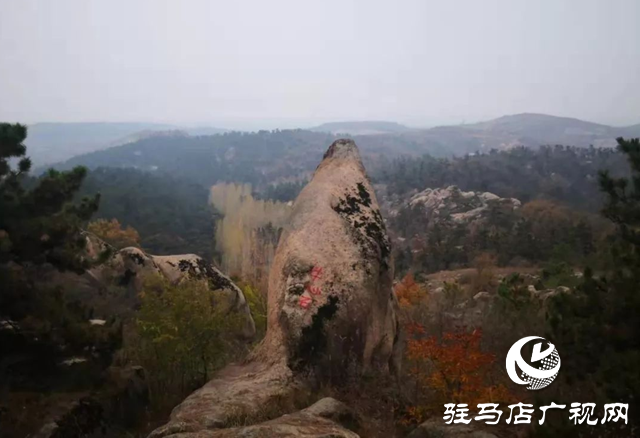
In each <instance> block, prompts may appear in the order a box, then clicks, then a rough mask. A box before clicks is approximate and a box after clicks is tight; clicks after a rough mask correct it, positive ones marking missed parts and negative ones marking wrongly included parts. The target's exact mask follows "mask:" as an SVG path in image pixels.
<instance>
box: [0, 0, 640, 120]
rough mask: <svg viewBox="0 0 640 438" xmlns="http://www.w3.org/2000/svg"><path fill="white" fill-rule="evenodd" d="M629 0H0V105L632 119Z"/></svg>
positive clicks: (5, 110)
mask: <svg viewBox="0 0 640 438" xmlns="http://www.w3.org/2000/svg"><path fill="white" fill-rule="evenodd" d="M639 23H640V1H638V0H601V1H590V0H575V1H569V0H548V1H541V0H534V1H530V0H526V1H525V0H522V1H519V0H504V1H484V0H470V1H453V0H441V1H427V0H415V1H414V0H393V1H392V0H384V1H378V0H363V1H348V0H335V1H334V0H318V1H305V0H285V1H280V0H256V1H241V0H233V1H231V0H225V1H214V0H180V1H178V0H175V1H161V0H148V1H147V0H125V1H120V0H100V1H98V0H95V1H87V0H75V1H72V0H55V1H47V0H0V120H3V121H21V122H25V123H33V122H38V121H147V122H171V123H179V124H208V125H219V126H222V127H234V128H244V127H251V128H256V127H265V128H272V127H276V126H282V127H290V126H296V125H297V126H308V125H310V124H313V123H316V122H324V121H329V120H393V121H398V122H402V123H407V124H410V125H412V126H429V125H433V124H440V123H460V122H463V121H466V122H471V121H476V120H481V119H487V118H492V117H497V116H500V115H504V114H513V113H520V112H540V113H548V114H554V115H562V116H571V117H578V118H583V119H586V120H590V121H596V122H601V123H609V124H631V123H640V86H639V85H640V24H639Z"/></svg>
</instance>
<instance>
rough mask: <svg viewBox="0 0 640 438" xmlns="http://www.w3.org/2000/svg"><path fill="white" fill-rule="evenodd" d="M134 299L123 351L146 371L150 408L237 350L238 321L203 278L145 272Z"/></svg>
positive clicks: (173, 397)
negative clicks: (181, 278)
mask: <svg viewBox="0 0 640 438" xmlns="http://www.w3.org/2000/svg"><path fill="white" fill-rule="evenodd" d="M140 301H141V307H140V310H139V311H138V313H137V316H136V319H135V330H134V336H133V338H132V340H131V342H130V343H129V344H130V345H129V354H130V355H131V356H132V358H133V359H134V360H135V361H136V362H137V363H139V364H140V365H142V366H143V367H144V368H145V370H146V371H147V375H148V379H149V391H150V395H151V401H152V403H154V404H155V405H156V407H159V406H164V405H167V404H171V403H175V402H177V401H179V400H181V399H182V398H183V396H184V395H186V394H187V393H189V392H191V391H192V390H193V389H195V388H197V387H198V386H201V385H203V384H204V383H206V382H207V380H208V379H209V378H210V377H211V374H212V372H213V371H215V370H216V369H218V368H220V367H221V366H222V365H224V364H225V363H226V362H227V361H228V360H229V359H230V358H231V357H232V356H233V355H234V354H235V353H237V352H238V351H239V344H238V342H237V341H236V340H235V336H234V333H236V332H237V331H238V330H239V327H240V321H239V319H238V317H237V316H235V315H233V314H229V313H228V312H226V311H225V310H223V308H224V306H221V305H220V303H219V302H218V298H217V294H216V291H213V290H210V289H209V287H208V286H207V284H206V282H203V281H197V280H186V281H182V282H181V283H179V284H177V285H173V284H171V283H170V282H169V281H168V280H166V279H164V278H162V277H160V276H150V277H148V278H146V279H145V280H144V283H143V287H142V291H141V293H140Z"/></svg>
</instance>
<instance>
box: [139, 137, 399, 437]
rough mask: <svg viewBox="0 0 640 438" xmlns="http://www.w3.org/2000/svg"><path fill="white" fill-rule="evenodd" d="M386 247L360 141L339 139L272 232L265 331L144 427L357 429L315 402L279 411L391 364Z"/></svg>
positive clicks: (183, 431)
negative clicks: (251, 348)
mask: <svg viewBox="0 0 640 438" xmlns="http://www.w3.org/2000/svg"><path fill="white" fill-rule="evenodd" d="M390 252H391V251H390V248H389V239H388V237H387V233H386V229H385V225H384V222H383V220H382V216H381V215H380V210H379V207H378V202H377V200H376V196H375V193H374V192H373V189H372V187H371V183H370V182H369V179H368V178H367V175H366V173H365V169H364V166H363V165H362V162H361V160H360V155H359V152H358V148H357V147H356V145H355V143H354V142H353V141H351V140H338V141H336V142H334V143H333V144H332V145H331V146H330V147H329V149H328V150H327V152H326V153H325V155H324V158H323V160H322V162H321V163H320V165H319V166H318V168H317V169H316V171H315V173H314V176H313V179H312V180H311V182H310V183H309V184H308V185H307V186H306V187H305V188H304V190H303V191H302V192H301V193H300V195H299V196H298V198H297V199H296V201H295V203H294V206H293V210H292V214H291V221H290V223H289V224H288V226H287V228H285V230H284V232H283V235H282V237H281V239H280V243H279V245H278V249H277V251H276V255H275V258H274V262H273V265H272V267H271V271H270V276H269V291H268V305H269V314H268V320H267V335H266V337H265V339H264V340H263V342H262V343H261V344H260V345H259V346H258V347H257V348H256V351H255V352H254V353H253V354H252V355H251V357H250V358H249V359H248V362H247V363H245V364H242V365H231V366H229V367H227V368H225V369H224V370H222V371H221V372H220V373H219V374H218V375H217V377H216V378H215V379H214V380H212V381H210V382H209V383H207V384H206V385H205V386H204V387H202V388H201V389H200V390H198V391H196V392H195V393H193V394H192V395H190V396H189V397H188V398H187V399H186V400H185V401H184V402H183V403H182V404H180V405H179V406H177V407H176V408H175V409H174V410H173V412H172V414H171V420H170V422H169V423H168V424H167V425H165V426H162V427H161V428H159V429H157V430H156V431H154V432H153V433H152V434H151V435H150V436H151V437H166V436H174V437H178V436H179V437H190V438H194V437H232V436H260V437H262V436H264V437H281V436H282V437H284V436H307V437H320V436H336V437H343V436H344V437H355V436H358V435H356V434H355V433H353V432H350V431H349V430H348V429H347V428H345V427H343V425H340V424H338V423H336V422H335V418H333V417H332V418H333V419H327V418H325V417H324V416H322V415H319V414H318V410H317V409H312V408H313V406H312V407H310V408H308V409H304V410H302V411H298V412H296V413H295V414H290V415H286V414H287V413H289V412H294V411H295V410H296V409H299V407H297V405H299V404H300V397H301V395H303V394H308V393H309V389H310V388H313V386H314V385H316V384H318V383H322V384H332V383H340V382H341V381H343V380H344V379H346V378H347V377H353V376H354V375H356V376H357V375H359V374H361V373H366V372H369V371H371V370H374V369H375V370H377V371H378V372H383V373H384V372H394V371H396V370H397V368H398V366H397V364H398V363H399V361H398V354H399V353H398V352H399V348H398V322H397V318H396V306H397V301H396V298H395V295H394V293H393V291H392V279H393V271H392V263H391V261H390V259H389V257H390ZM336 403H338V402H336ZM329 404H330V405H335V404H331V403H329ZM326 405H327V403H326V402H325V406H326ZM314 406H315V405H314ZM315 407H316V408H317V406H315ZM282 414H285V415H282ZM265 420H266V421H265ZM239 424H240V425H242V426H243V427H237V426H238V425H239ZM220 429H224V430H220Z"/></svg>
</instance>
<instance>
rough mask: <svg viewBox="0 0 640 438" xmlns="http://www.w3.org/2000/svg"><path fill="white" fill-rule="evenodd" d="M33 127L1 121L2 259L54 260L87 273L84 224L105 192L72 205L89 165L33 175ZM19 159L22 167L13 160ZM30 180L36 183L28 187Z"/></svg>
mask: <svg viewBox="0 0 640 438" xmlns="http://www.w3.org/2000/svg"><path fill="white" fill-rule="evenodd" d="M26 137H27V128H26V126H24V125H20V124H15V125H13V124H8V123H1V124H0V264H6V263H8V262H14V263H17V264H18V265H23V264H25V263H29V264H42V263H51V264H52V265H54V266H55V267H57V268H58V269H61V270H67V269H69V270H73V271H76V272H82V271H83V270H84V269H85V268H86V267H87V262H86V261H84V260H83V258H82V257H81V254H80V253H81V250H82V249H83V248H84V244H85V240H84V238H82V236H80V234H79V230H80V227H81V225H82V224H83V223H84V222H86V221H87V220H88V219H89V218H90V217H91V215H92V214H93V213H94V212H95V211H96V210H97V209H98V202H99V195H96V196H94V197H92V198H84V199H83V200H82V201H81V202H80V203H79V204H72V203H71V201H72V199H73V197H74V195H75V193H76V192H77V191H78V189H79V188H80V185H81V184H82V181H83V180H84V178H85V175H86V173H87V170H86V169H85V168H83V167H76V168H74V169H73V170H71V171H69V172H58V171H56V170H53V169H52V170H49V171H48V172H47V173H46V174H45V175H44V176H42V177H41V178H39V179H38V180H37V181H33V180H29V177H28V176H27V174H28V172H29V170H30V168H31V160H30V159H29V158H28V157H26V156H25V155H26V149H27V148H26V146H25V145H24V143H23V142H24V140H25V139H26ZM12 160H19V161H18V164H17V168H15V169H14V168H12V166H11V164H10V162H11V161H12ZM26 182H31V183H35V186H34V187H33V188H31V189H26V188H25V184H24V183H26Z"/></svg>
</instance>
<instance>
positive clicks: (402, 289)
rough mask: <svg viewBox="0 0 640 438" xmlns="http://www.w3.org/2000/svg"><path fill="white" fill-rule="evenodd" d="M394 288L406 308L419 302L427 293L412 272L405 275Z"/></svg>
mask: <svg viewBox="0 0 640 438" xmlns="http://www.w3.org/2000/svg"><path fill="white" fill-rule="evenodd" d="M393 290H394V292H395V293H396V297H398V303H399V304H400V306H401V307H405V308H407V307H409V306H413V305H416V304H418V303H419V302H420V300H422V299H423V298H425V296H426V293H427V292H426V290H425V289H424V288H423V287H422V286H421V285H419V284H418V283H416V280H415V278H414V277H413V274H412V273H409V274H407V275H405V276H404V277H403V278H402V280H400V281H399V282H398V284H397V285H396V286H395V287H394V289H393Z"/></svg>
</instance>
